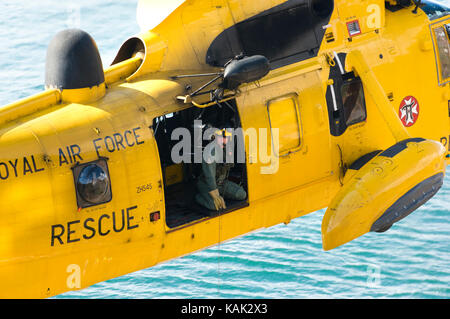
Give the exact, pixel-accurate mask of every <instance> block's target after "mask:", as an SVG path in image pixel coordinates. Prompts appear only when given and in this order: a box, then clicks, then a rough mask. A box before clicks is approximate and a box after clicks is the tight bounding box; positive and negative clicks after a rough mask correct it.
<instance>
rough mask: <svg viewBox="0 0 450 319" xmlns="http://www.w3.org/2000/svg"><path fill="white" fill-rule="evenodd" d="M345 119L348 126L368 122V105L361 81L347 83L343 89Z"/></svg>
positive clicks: (355, 80)
mask: <svg viewBox="0 0 450 319" xmlns="http://www.w3.org/2000/svg"><path fill="white" fill-rule="evenodd" d="M341 96H342V104H343V106H344V119H345V123H346V125H347V126H350V125H353V124H356V123H359V122H363V121H365V120H366V117H367V114H366V104H365V99H364V90H363V85H362V82H361V80H360V79H354V80H351V81H349V82H346V83H344V84H343V85H342V87H341Z"/></svg>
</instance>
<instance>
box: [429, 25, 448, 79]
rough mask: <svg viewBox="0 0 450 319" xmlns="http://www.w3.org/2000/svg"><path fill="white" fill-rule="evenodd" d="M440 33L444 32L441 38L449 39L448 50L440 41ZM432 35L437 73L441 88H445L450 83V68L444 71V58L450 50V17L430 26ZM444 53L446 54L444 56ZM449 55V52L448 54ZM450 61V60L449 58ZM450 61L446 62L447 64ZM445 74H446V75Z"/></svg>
mask: <svg viewBox="0 0 450 319" xmlns="http://www.w3.org/2000/svg"><path fill="white" fill-rule="evenodd" d="M438 31H442V32H441V34H440V35H439V36H440V37H442V36H443V37H445V36H446V37H447V48H445V44H444V43H442V42H440V41H439V39H438ZM430 35H431V39H432V41H433V50H434V58H435V61H436V71H437V78H438V84H439V86H444V85H446V84H447V83H449V82H450V66H448V67H447V68H445V70H443V65H442V60H441V59H442V56H443V55H445V50H446V49H447V50H450V17H445V18H444V19H442V20H440V21H437V22H434V23H431V24H430ZM442 53H444V54H442ZM447 53H448V52H447ZM449 60H450V58H449ZM449 62H450V61H446V64H447V63H449ZM444 72H445V74H444Z"/></svg>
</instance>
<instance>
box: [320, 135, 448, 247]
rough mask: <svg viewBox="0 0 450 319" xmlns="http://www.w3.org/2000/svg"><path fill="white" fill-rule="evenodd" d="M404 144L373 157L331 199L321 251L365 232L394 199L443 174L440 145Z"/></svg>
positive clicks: (423, 143)
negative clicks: (392, 153)
mask: <svg viewBox="0 0 450 319" xmlns="http://www.w3.org/2000/svg"><path fill="white" fill-rule="evenodd" d="M406 146H407V147H406V149H405V150H403V151H401V152H399V153H398V154H396V155H395V156H393V157H391V156H387V155H383V153H382V154H380V155H379V156H377V157H376V158H374V159H373V160H372V161H370V162H369V163H367V164H366V165H365V166H364V167H363V168H361V169H360V170H359V171H358V172H357V173H356V174H355V175H353V177H352V178H351V179H350V180H349V181H348V182H347V183H346V184H345V185H344V187H342V189H341V190H340V191H339V193H338V194H337V195H336V196H335V197H334V198H333V200H332V201H331V203H330V205H329V207H328V209H327V211H326V213H325V216H324V218H323V222H322V239H323V248H324V249H325V250H330V249H333V248H336V247H337V246H340V245H343V244H345V243H347V242H349V241H351V240H353V239H355V238H357V237H359V236H362V235H364V234H365V233H368V232H369V231H370V228H371V226H372V225H373V223H374V222H375V221H376V220H377V219H378V218H379V217H380V216H381V215H382V214H383V213H384V212H385V211H386V210H387V209H388V208H389V207H390V206H391V205H393V204H394V202H395V201H396V200H397V199H399V198H400V197H401V196H403V195H404V194H406V193H407V192H408V191H409V190H411V189H412V188H413V187H415V186H416V185H418V184H419V183H421V182H423V181H425V180H426V179H427V178H430V177H432V176H434V175H436V174H438V173H443V174H445V168H446V164H445V159H444V154H445V149H444V147H443V146H442V144H440V143H438V142H436V141H430V140H427V141H425V142H419V143H418V142H409V143H407V144H406Z"/></svg>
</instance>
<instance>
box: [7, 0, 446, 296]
mask: <svg viewBox="0 0 450 319" xmlns="http://www.w3.org/2000/svg"><path fill="white" fill-rule="evenodd" d="M158 17H159V18H160V17H164V18H163V19H158ZM138 20H140V22H141V25H143V26H144V31H143V32H142V33H140V34H138V35H137V36H133V37H131V38H130V39H128V40H127V41H126V42H125V43H124V44H123V45H122V47H121V48H120V49H119V51H118V53H117V56H116V58H115V59H114V62H113V63H112V65H111V66H110V67H109V68H107V69H105V70H104V69H103V66H102V65H103V64H102V61H101V57H100V55H99V52H98V49H97V46H96V43H95V41H94V40H93V39H92V38H91V37H90V36H89V34H87V33H86V32H83V31H82V30H77V29H69V30H64V31H61V32H60V33H58V34H57V35H56V36H55V37H54V38H53V40H52V41H51V43H50V45H49V48H48V54H47V64H46V79H45V85H46V90H45V91H44V92H42V93H39V94H37V95H34V96H31V97H29V98H26V99H23V100H21V101H18V102H15V103H12V104H10V105H6V106H3V107H1V108H0V190H1V199H2V200H1V203H0V287H1V288H2V289H1V290H0V297H3V298H47V297H51V296H54V295H57V294H61V293H64V292H67V291H70V290H74V289H82V288H85V287H88V286H90V285H93V284H95V283H98V282H101V281H105V280H108V279H111V278H115V277H118V276H121V275H124V274H127V273H130V272H134V271H137V270H140V269H144V268H148V267H151V266H153V265H156V264H158V263H161V262H164V261H167V260H170V259H173V258H177V257H179V256H183V255H186V254H189V253H192V252H195V251H198V250H201V249H204V248H207V247H210V246H213V245H216V244H218V243H221V242H224V241H227V240H230V239H233V238H236V237H238V236H241V235H244V234H247V233H249V232H252V231H256V230H258V229H262V228H266V227H271V226H273V225H277V224H280V223H289V222H290V221H291V220H292V219H294V218H297V217H300V216H303V215H306V214H308V213H311V212H315V211H317V210H319V209H322V208H325V207H328V208H327V211H326V213H325V216H324V218H323V223H322V239H323V248H324V250H330V249H334V248H336V247H338V246H341V245H343V244H345V243H347V242H349V241H351V240H353V239H356V238H358V237H360V236H362V235H364V234H366V233H368V232H371V231H372V232H380V233H381V232H385V231H386V230H388V229H389V228H390V227H391V226H392V225H393V224H394V223H396V222H398V221H399V220H401V219H402V218H404V217H406V216H407V215H409V214H410V213H412V212H413V211H414V210H416V209H417V208H418V207H420V206H421V205H423V204H424V203H425V202H426V201H428V200H429V199H430V198H431V197H433V196H434V195H435V194H436V193H437V192H438V191H439V189H440V188H441V186H442V185H443V181H444V175H445V170H446V167H447V165H448V164H449V163H450V155H449V154H450V42H449V37H450V9H449V8H448V7H445V5H443V4H438V3H435V2H432V1H420V0H417V1H416V0H414V1H411V0H389V1H384V0H345V1H344V0H334V1H333V0H288V1H286V0H260V1H249V0H248V1H246V0H209V1H202V0H186V1H182V0H180V1H177V0H172V1H165V3H164V5H161V3H159V4H158V1H152V0H148V1H140V3H139V7H138ZM225 125H228V127H226V126H225ZM218 128H219V129H218ZM227 129H230V130H228V131H227ZM207 131H210V132H217V131H219V132H223V134H225V133H227V132H232V133H231V135H232V139H231V140H232V141H233V142H236V143H232V145H233V149H232V152H230V154H232V160H231V162H233V163H235V165H233V166H232V168H231V169H230V171H229V175H228V176H227V178H228V179H229V180H230V181H233V183H235V184H236V185H238V186H239V187H240V188H241V189H243V190H244V191H245V194H246V196H245V199H242V198H240V199H236V198H235V199H227V198H225V199H223V198H222V199H223V205H221V206H220V207H218V209H215V210H214V209H207V208H205V207H202V206H201V205H199V204H198V202H196V201H195V197H196V195H197V193H198V190H197V188H196V185H197V182H198V179H199V176H200V174H201V171H202V165H203V164H202V163H203V159H204V157H203V153H204V152H205V150H206V149H207V148H208V145H211V143H212V142H211V136H212V135H214V134H215V133H213V134H209V135H208V134H206V133H207ZM178 133H180V134H178ZM181 133H183V134H185V135H187V136H188V137H187V139H188V140H186V139H184V140H183V139H182V138H181V137H182V135H183V134H181ZM220 134H222V133H220ZM183 136H184V135H183ZM174 137H175V138H174ZM174 155H177V156H174ZM216 208H217V207H216ZM386 236H388V235H386Z"/></svg>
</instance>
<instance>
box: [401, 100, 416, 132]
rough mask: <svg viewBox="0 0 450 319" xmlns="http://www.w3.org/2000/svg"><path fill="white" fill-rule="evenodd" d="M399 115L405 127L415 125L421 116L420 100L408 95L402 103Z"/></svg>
mask: <svg viewBox="0 0 450 319" xmlns="http://www.w3.org/2000/svg"><path fill="white" fill-rule="evenodd" d="M398 116H399V117H400V120H402V123H403V125H404V126H405V127H410V126H413V125H414V123H416V121H417V119H418V118H419V102H417V99H416V98H415V97H414V96H407V97H405V98H404V99H403V101H402V103H400V109H399V112H398Z"/></svg>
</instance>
